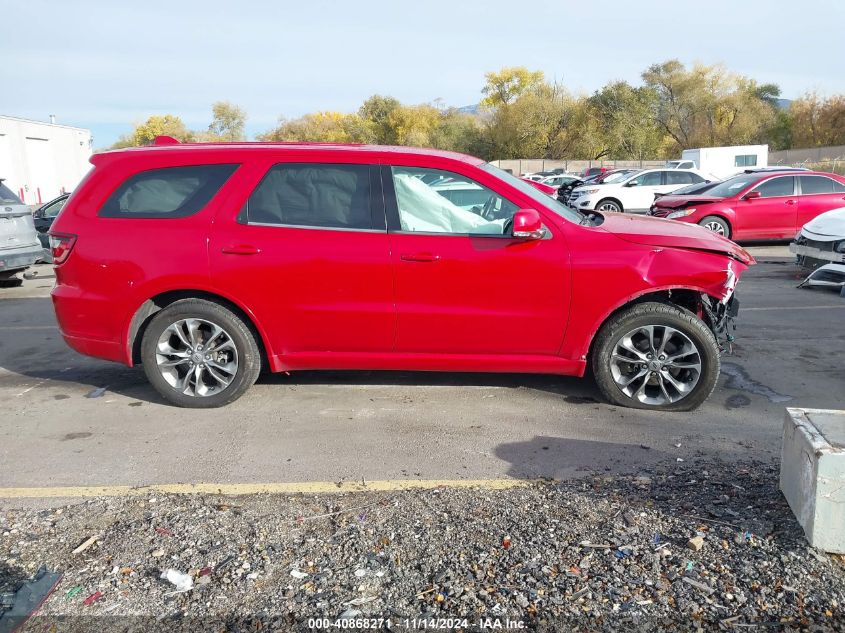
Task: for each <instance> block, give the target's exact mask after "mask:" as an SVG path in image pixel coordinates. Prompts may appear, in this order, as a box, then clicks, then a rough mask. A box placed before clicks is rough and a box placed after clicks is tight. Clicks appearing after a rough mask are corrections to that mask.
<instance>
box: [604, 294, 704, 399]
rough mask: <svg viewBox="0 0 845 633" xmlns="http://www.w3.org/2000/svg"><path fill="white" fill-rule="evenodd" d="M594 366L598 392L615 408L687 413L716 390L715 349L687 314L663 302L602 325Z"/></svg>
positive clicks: (635, 309) (642, 306) (634, 309)
mask: <svg viewBox="0 0 845 633" xmlns="http://www.w3.org/2000/svg"><path fill="white" fill-rule="evenodd" d="M592 365H593V373H594V375H595V378H596V383H597V384H598V387H599V389H600V390H601V392H602V394H603V395H604V396H605V398H607V399H608V400H609V401H610V402H612V403H613V404H618V405H621V406H626V407H633V408H636V409H652V410H658V411H691V410H693V409H696V408H698V407H699V406H700V405H701V404H702V403H703V402H704V401H705V400H707V398H708V397H709V396H710V394H711V393H712V392H713V389H714V388H715V387H716V382H717V380H718V378H719V346H718V344H717V342H716V338H715V337H714V336H713V333H712V332H711V331H710V329H709V328H708V327H707V325H706V324H705V323H704V322H703V321H701V319H699V318H698V317H696V316H695V315H694V314H692V313H691V312H689V311H687V310H683V309H681V308H679V307H677V306H674V305H669V304H665V303H656V302H648V303H640V304H637V305H634V306H631V307H630V308H627V309H625V310H623V311H621V312H619V313H618V314H616V315H615V316H613V317H611V318H610V319H609V320H608V321H607V322H606V323H605V324H604V325H603V326H602V328H601V330H599V333H598V335H597V336H596V342H595V346H594V349H593V356H592Z"/></svg>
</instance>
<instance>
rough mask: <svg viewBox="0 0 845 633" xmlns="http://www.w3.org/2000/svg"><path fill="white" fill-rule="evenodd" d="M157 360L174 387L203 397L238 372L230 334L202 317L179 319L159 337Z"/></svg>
mask: <svg viewBox="0 0 845 633" xmlns="http://www.w3.org/2000/svg"><path fill="white" fill-rule="evenodd" d="M156 364H157V365H158V370H159V372H160V373H161V376H162V378H164V380H165V381H166V382H167V384H169V385H170V386H171V387H172V388H173V389H175V390H176V391H178V392H180V393H182V394H185V395H188V396H195V397H206V396H211V395H214V394H216V393H220V392H221V391H223V390H224V389H226V388H227V387H228V386H229V385H230V384H231V383H232V380H233V379H234V378H235V375H236V374H237V373H238V350H237V348H236V347H235V343H234V341H233V340H232V336H231V335H230V334H229V333H228V332H227V331H226V330H224V329H223V328H222V327H220V326H219V325H217V324H216V323H212V322H211V321H206V320H205V319H180V320H179V321H176V322H174V323H171V324H170V325H169V326H167V327H166V328H165V329H164V331H163V332H162V333H161V336H159V338H158V343H157V345H156Z"/></svg>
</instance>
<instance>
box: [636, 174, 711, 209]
mask: <svg viewBox="0 0 845 633" xmlns="http://www.w3.org/2000/svg"><path fill="white" fill-rule="evenodd" d="M720 182H722V181H721V180H714V181H710V182H708V181H704V182H698V183H696V184H694V185H687V186H686V187H681V188H680V189H675V190H674V191H670V192H669V193H655V194H654V199H655V200H657V199H658V198H662V197H663V196H693V195H700V194H702V193H704V192H705V191H709V190H710V189H712V188H713V187H715V186H716V185H718V184H719V183H720ZM652 209H654V205H652V206H651V209H650V210H649V211H651V210H652Z"/></svg>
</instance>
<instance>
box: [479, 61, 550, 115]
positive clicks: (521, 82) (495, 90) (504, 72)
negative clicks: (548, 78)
mask: <svg viewBox="0 0 845 633" xmlns="http://www.w3.org/2000/svg"><path fill="white" fill-rule="evenodd" d="M484 77H485V79H486V83H485V84H484V87H483V88H482V89H481V94H483V95H484V98H483V99H482V100H481V105H482V106H485V107H489V108H498V107H500V106H507V105H509V104H511V103H512V102H513V101H514V100H516V99H517V98H519V97H520V95H523V94H525V93H526V92H528V91H529V90H531V89H533V88H536V87H537V86H539V85H540V84H542V83H543V80H544V76H543V72H542V71H539V70H528V69H527V68H525V67H524V66H513V67H506V68H502V69H501V70H498V71H494V72H489V73H487V74H485V75H484Z"/></svg>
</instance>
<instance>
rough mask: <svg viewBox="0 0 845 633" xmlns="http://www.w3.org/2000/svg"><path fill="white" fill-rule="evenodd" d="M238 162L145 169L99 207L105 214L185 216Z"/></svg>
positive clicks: (215, 189)
mask: <svg viewBox="0 0 845 633" xmlns="http://www.w3.org/2000/svg"><path fill="white" fill-rule="evenodd" d="M237 168H238V166H237V165H196V166H192V167H166V168H163V169H151V170H149V171H143V172H140V173H138V174H135V175H134V176H132V177H130V178H129V179H127V180H126V181H125V182H124V183H123V184H122V185H120V187H118V188H117V191H115V192H114V193H113V194H112V195H111V196H110V197H109V199H108V200H106V203H105V204H104V205H103V206H102V208H100V217H106V218H184V217H186V216H189V215H193V214H194V213H196V212H198V211H199V210H200V209H202V208H203V207H204V206H205V205H206V204H208V202H209V201H210V200H211V199H212V198H213V197H214V194H216V193H217V192H218V191H219V190H220V187H222V186H223V184H224V183H225V182H226V181H227V180H228V179H229V176H231V175H232V174H233V173H234V172H235V170H236V169H237Z"/></svg>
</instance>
